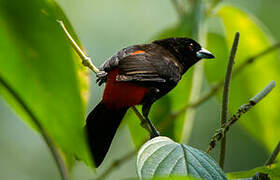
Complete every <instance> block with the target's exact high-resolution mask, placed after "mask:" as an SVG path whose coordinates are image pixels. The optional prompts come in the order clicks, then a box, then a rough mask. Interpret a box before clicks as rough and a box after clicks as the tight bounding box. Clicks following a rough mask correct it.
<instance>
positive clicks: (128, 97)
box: [102, 69, 149, 109]
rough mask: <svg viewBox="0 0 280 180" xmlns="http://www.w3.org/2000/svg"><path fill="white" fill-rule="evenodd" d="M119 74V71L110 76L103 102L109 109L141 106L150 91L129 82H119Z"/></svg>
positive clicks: (111, 73) (116, 70)
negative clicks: (117, 78)
mask: <svg viewBox="0 0 280 180" xmlns="http://www.w3.org/2000/svg"><path fill="white" fill-rule="evenodd" d="M118 74H119V70H118V69H115V70H112V71H111V72H110V73H109V74H108V77H107V82H106V86H105V90H104V93H103V98H102V101H103V102H104V103H105V104H106V105H107V106H108V108H116V109H119V108H122V107H130V106H133V105H137V104H140V103H141V101H142V100H143V98H144V96H145V95H146V94H147V93H148V91H149V89H148V88H145V87H140V86H136V85H134V84H132V83H128V82H118V81H116V76H117V75H118Z"/></svg>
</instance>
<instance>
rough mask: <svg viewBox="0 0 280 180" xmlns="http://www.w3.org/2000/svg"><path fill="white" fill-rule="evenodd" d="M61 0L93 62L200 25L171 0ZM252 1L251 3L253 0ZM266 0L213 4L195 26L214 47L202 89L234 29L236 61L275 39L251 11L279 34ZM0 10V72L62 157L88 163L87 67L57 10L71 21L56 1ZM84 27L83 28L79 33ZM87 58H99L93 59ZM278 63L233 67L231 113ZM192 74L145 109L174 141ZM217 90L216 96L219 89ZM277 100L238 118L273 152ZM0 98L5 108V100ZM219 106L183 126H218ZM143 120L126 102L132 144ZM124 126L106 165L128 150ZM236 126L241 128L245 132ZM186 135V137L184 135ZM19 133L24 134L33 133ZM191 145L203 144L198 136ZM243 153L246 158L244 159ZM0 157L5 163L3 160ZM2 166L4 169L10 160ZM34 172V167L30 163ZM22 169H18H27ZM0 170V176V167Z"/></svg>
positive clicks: (8, 4)
mask: <svg viewBox="0 0 280 180" xmlns="http://www.w3.org/2000/svg"><path fill="white" fill-rule="evenodd" d="M59 2H60V3H61V4H62V7H63V9H65V11H66V13H68V16H69V17H70V20H71V22H73V24H74V26H75V29H76V31H77V32H80V34H81V40H82V42H83V43H84V46H86V47H87V49H89V54H91V53H90V52H92V54H93V55H95V56H94V57H98V58H97V59H98V60H99V59H100V60H99V61H97V62H96V61H95V62H94V63H95V64H99V63H101V61H104V59H105V56H106V57H109V56H111V55H112V54H113V53H114V51H117V50H119V49H121V48H123V47H125V46H128V45H131V44H135V43H144V42H146V41H147V39H158V38H164V37H170V36H192V35H193V32H192V31H193V29H194V27H195V26H196V25H195V23H196V22H195V21H194V20H193V16H192V17H191V18H190V17H188V16H187V18H186V17H185V18H182V19H179V21H177V20H176V14H175V12H174V10H172V6H171V3H170V1H167V0H166V1H162V4H161V5H159V4H158V2H156V1H140V0H137V1H133V2H132V1H125V2H124V1H122V0H119V1H116V0H115V1H102V2H100V1H92V2H91V1H87V0H85V1H79V2H76V1H70V2H68V1H63V0H59ZM202 2H203V3H204V2H205V7H208V5H209V4H208V3H211V1H202ZM250 2H251V3H252V2H253V1H250ZM267 2H268V1H264V0H258V1H254V6H251V5H250V4H246V2H244V1H231V5H226V6H219V7H217V8H216V9H214V12H213V13H211V14H208V15H209V16H208V17H207V18H208V20H207V21H203V23H202V24H203V26H201V27H202V30H201V31H200V32H201V34H199V38H198V39H199V40H203V39H204V38H206V44H207V47H208V49H209V50H210V51H211V52H213V53H214V54H215V56H216V61H211V62H210V61H208V62H205V64H206V67H205V76H204V75H203V74H202V75H203V77H204V81H203V90H202V91H203V92H202V93H205V92H207V90H208V89H209V88H211V86H212V85H213V84H215V83H216V82H219V81H220V80H221V79H223V77H224V74H225V69H226V64H227V59H228V54H229V48H230V46H231V43H232V40H233V35H234V33H235V32H236V31H239V32H240V33H241V39H240V46H239V48H238V52H237V58H236V65H235V67H236V68H237V67H238V65H240V63H242V62H243V61H244V60H246V59H247V58H249V57H251V56H252V55H255V54H257V53H259V52H261V51H262V50H264V49H266V48H267V47H269V46H270V45H271V44H273V42H274V40H273V39H274V38H273V35H271V33H269V30H268V29H267V27H265V25H264V24H262V23H260V20H257V18H260V19H261V20H266V22H267V23H268V24H266V25H269V27H270V30H272V31H273V32H274V36H276V37H278V38H280V36H278V35H277V34H275V32H278V31H276V30H275V29H277V28H278V29H279V28H280V26H276V25H275V24H277V23H271V22H270V21H269V20H271V19H274V20H277V16H275V17H272V18H271V19H267V17H268V16H264V14H265V13H267V12H270V10H271V9H273V8H272V7H273V6H272V5H271V4H273V3H276V2H272V1H271V2H270V1H269V2H270V3H271V4H267ZM278 4H279V3H278ZM91 5H92V6H91ZM236 5H239V6H241V7H247V8H250V9H251V11H252V12H253V13H249V12H247V11H244V10H240V9H239V8H237V7H236ZM275 6H276V5H275ZM260 7H262V8H260ZM188 8H190V7H188ZM258 8H259V9H258ZM263 9H266V10H263ZM0 10H1V11H0V26H1V27H2V28H0V39H1V41H0V47H1V50H2V51H1V53H0V76H1V78H3V79H4V80H5V81H6V82H7V83H8V84H9V85H10V86H11V88H13V89H14V90H15V91H16V92H17V93H18V94H19V96H20V97H21V98H22V99H23V100H24V102H25V103H26V104H27V106H28V107H29V108H30V110H31V111H32V112H33V113H34V114H35V116H36V117H37V118H38V120H39V122H40V123H41V124H42V126H43V128H45V130H46V131H47V132H48V133H49V135H50V136H51V138H52V139H53V140H54V142H55V144H56V145H57V146H58V147H59V148H60V149H61V150H62V151H63V152H64V153H65V154H66V155H67V158H69V157H71V155H74V156H75V157H78V159H82V160H84V161H86V162H87V163H90V158H89V154H88V151H87V145H86V141H85V136H84V131H83V124H84V119H85V114H86V113H85V112H86V108H85V102H86V100H87V99H88V95H87V92H88V86H87V73H86V72H85V69H84V68H82V67H81V64H80V60H79V58H78V57H77V56H76V55H75V54H74V53H73V51H72V50H71V47H70V46H69V43H68V42H67V40H66V38H65V35H64V34H63V32H62V30H61V28H60V27H59V26H58V24H57V23H56V19H63V21H64V22H65V23H66V26H67V28H70V31H71V34H72V35H74V38H75V39H76V40H78V38H77V36H76V34H75V32H74V31H73V29H72V27H71V25H70V23H69V21H68V20H67V19H66V17H65V15H64V13H63V12H62V10H61V9H59V8H58V7H57V5H56V4H55V3H54V2H53V1H50V0H39V1H38V0H37V1H36V0H32V1H30V2H28V3H26V2H24V1H16V0H12V1H7V0H0ZM192 10H193V9H192ZM190 11H191V10H190V9H187V12H190ZM274 11H275V12H274V13H275V14H277V13H279V12H278V10H275V9H274ZM276 11H277V12H276ZM254 12H255V13H254ZM256 12H257V13H256ZM253 14H254V15H253ZM269 17H270V16H269ZM170 27H171V28H170ZM271 27H274V29H271ZM162 29H166V30H162ZM159 32H161V33H159ZM83 33H84V35H82V34H83ZM204 33H205V34H204ZM204 35H205V37H204ZM206 35H207V36H206ZM151 37H153V38H151ZM203 41H204V40H203ZM93 59H94V60H95V58H93ZM278 69H279V56H278V54H277V53H276V52H274V53H270V54H269V55H267V56H264V57H262V58H260V59H259V60H257V62H256V63H254V64H252V65H250V66H249V67H248V68H247V69H245V70H244V71H243V72H241V73H240V74H239V75H238V76H236V77H235V78H234V80H233V81H232V86H231V87H232V88H231V95H230V110H231V112H234V111H236V110H237V109H238V107H239V106H240V105H242V104H243V103H244V102H247V100H248V99H249V98H251V97H252V96H253V95H255V94H256V93H257V92H258V91H260V90H261V89H262V88H263V87H264V86H265V84H267V82H269V81H270V80H275V81H276V84H279V71H278ZM192 74H193V69H192V70H190V71H188V72H187V73H186V74H185V75H184V77H183V79H182V80H181V82H180V83H179V84H178V86H177V87H176V88H175V89H174V90H173V91H172V92H170V93H169V94H168V95H167V96H165V97H163V98H162V99H160V100H159V101H158V102H157V103H155V105H153V107H152V110H151V119H152V120H153V121H155V124H156V126H157V127H158V128H159V129H160V130H161V134H163V135H167V136H169V137H171V138H172V139H174V140H176V141H182V140H183V139H184V138H183V136H182V135H183V134H184V133H185V132H184V130H185V129H184V126H192V124H188V121H187V119H186V113H183V114H182V115H181V116H178V117H176V119H175V118H174V117H172V116H170V114H171V113H173V112H176V111H178V110H180V109H182V108H183V107H185V106H186V105H187V104H188V100H189V96H190V92H191V86H192V83H191V81H192V79H193V78H192ZM101 91H102V88H99V87H97V86H96V85H94V84H92V88H91V92H92V96H91V97H90V98H89V100H90V101H89V107H90V108H92V107H93V106H94V105H95V104H96V102H98V101H99V99H100V96H101ZM0 94H1V96H2V97H3V99H5V100H6V101H7V102H8V103H9V104H10V105H11V107H12V108H13V109H15V110H16V112H17V113H18V114H19V115H20V117H21V118H22V119H24V120H25V121H26V122H28V124H30V125H32V126H33V127H34V124H33V123H32V122H30V119H29V117H27V116H26V114H25V112H24V111H22V109H21V107H19V106H18V104H17V102H15V101H14V99H13V98H11V96H10V94H9V92H7V91H6V90H5V89H4V88H3V87H1V85H0ZM217 97H218V99H219V97H220V96H219V94H218V96H217ZM278 100H279V88H277V87H276V89H275V90H274V91H273V92H272V93H271V94H270V95H269V96H268V97H267V98H265V100H264V101H263V102H261V103H260V104H258V105H257V106H256V107H255V108H254V109H253V110H252V111H251V112H249V113H247V114H246V115H244V118H242V119H240V124H242V126H243V127H245V128H246V132H249V133H250V134H251V135H252V137H254V138H255V140H254V141H256V142H257V143H259V144H260V143H262V144H264V145H265V147H266V148H267V149H268V150H269V151H271V150H272V149H273V148H274V146H275V145H276V143H277V142H278V141H279V139H278V138H279V137H280V136H279V132H280V131H279V129H280V126H279V122H278V121H279V120H278V116H279V112H278V107H279V102H278ZM0 107H1V108H2V106H0ZM217 108H218V106H217V102H216V103H215V102H214V103H213V101H212V103H210V105H208V106H207V108H204V111H201V109H198V112H199V117H202V119H203V120H204V123H203V124H202V125H201V126H200V127H199V129H193V128H191V127H190V128H188V131H190V132H188V133H189V134H190V133H192V134H203V133H205V129H207V131H208V132H209V134H212V132H211V131H210V128H209V127H206V126H207V125H206V124H208V123H212V128H213V129H214V128H215V127H216V128H217V126H215V124H218V123H217V122H218V115H217V114H218V110H217ZM209 109H212V110H213V109H214V111H215V115H214V116H213V117H210V116H209V115H208V114H211V113H213V112H210V110H209ZM5 111H7V110H5V108H4V110H3V111H2V113H1V109H0V118H1V121H0V123H3V122H5V121H3V122H2V118H3V119H4V117H5V119H6V117H7V119H12V118H13V116H12V113H8V115H7V116H5V115H1V114H5ZM196 120H197V118H196ZM205 121H207V122H205ZM208 121H212V122H208ZM213 121H215V122H213ZM139 123H140V122H139V120H138V119H137V117H136V116H135V115H134V113H133V112H131V111H129V112H128V113H127V115H126V117H125V120H124V121H123V124H122V127H125V125H126V124H128V127H129V130H130V135H131V139H132V141H133V143H134V145H135V146H136V148H137V149H138V148H140V146H141V145H142V144H143V143H144V142H145V141H146V140H147V138H148V134H147V132H145V130H144V129H143V128H142V127H141V126H140V125H139ZM195 125H196V124H195ZM0 127H1V126H0ZM3 127H4V126H3ZM8 127H9V128H10V129H12V130H11V131H10V132H6V134H8V133H11V134H13V135H14V134H17V132H15V130H14V128H11V126H8ZM194 127H196V126H194ZM34 128H36V127H34ZM123 129H124V128H122V129H120V131H119V132H118V133H117V137H116V138H115V141H114V143H113V145H112V149H113V150H112V152H110V153H109V155H108V157H107V160H106V161H105V164H106V165H105V166H103V168H102V171H104V169H106V167H108V165H109V164H110V162H112V161H113V160H114V158H113V157H117V158H119V157H120V154H122V155H123V154H125V153H126V152H127V150H129V149H133V146H132V145H131V144H132V142H130V141H129V139H128V138H127V131H125V130H123ZM213 129H212V131H213ZM192 130H193V131H192ZM242 132H243V133H244V131H242ZM238 133H239V132H238ZM3 134H4V133H3ZM241 134H242V133H241ZM14 136H15V137H14V138H15V139H18V137H17V136H18V135H14ZM4 137H5V136H4ZM124 139H126V141H124ZM201 139H204V140H205V139H206V141H208V139H210V136H209V137H208V136H207V137H201V138H200V140H201ZM248 139H249V138H248ZM192 140H193V139H190V142H192ZM25 141H27V142H28V141H29V139H26V140H25ZM251 141H252V140H251ZM3 142H4V143H3ZM1 143H3V144H4V145H3V147H4V149H5V145H6V144H7V143H6V141H5V139H4V140H2V141H0V145H1ZM229 143H230V142H229ZM244 143H247V142H244ZM27 144H28V143H27ZM197 144H202V143H201V142H200V141H199V142H197ZM27 146H28V145H27ZM117 146H118V147H117ZM205 146H207V144H205ZM238 146H239V147H237V148H239V149H240V148H242V147H243V146H242V144H238ZM1 147H2V145H1ZM16 147H20V146H17V145H13V146H12V150H13V151H14V149H15V148H16ZM251 150H253V149H251ZM6 151H9V150H6ZM6 151H3V152H6ZM243 151H244V153H247V154H250V151H249V150H247V149H244V150H243ZM247 151H248V152H247ZM0 152H1V150H0ZM15 152H20V150H19V151H16V150H15ZM261 152H262V151H260V150H259V151H258V152H256V153H258V154H260V153H261ZM69 155H70V156H69ZM262 156H264V154H262ZM0 157H1V156H0ZM2 157H4V156H2ZM37 158H39V157H37ZM72 158H73V157H72ZM256 158H257V157H256ZM8 159H9V158H8ZM230 159H231V160H232V159H237V156H236V155H234V156H232V157H230ZM253 159H254V157H253V158H251V159H250V158H249V157H248V159H246V161H253ZM239 160H240V161H242V160H243V161H244V159H242V158H240V159H239ZM8 161H9V160H8ZM2 162H4V163H5V162H7V161H2ZM15 162H16V161H15ZM4 163H3V164H1V163H0V167H1V166H3V167H4V166H5V165H4ZM9 163H11V165H9V166H8V167H13V166H14V164H16V163H12V162H9ZM9 163H8V164H9ZM131 164H132V163H130V164H129V165H127V166H126V168H125V169H124V170H123V174H122V175H120V176H116V175H112V176H109V179H110V178H111V179H116V177H124V176H126V177H127V176H131V175H135V167H134V166H133V165H131ZM228 165H230V166H231V168H232V169H233V167H235V168H236V169H237V168H240V167H242V165H240V162H239V164H238V163H236V164H235V165H233V163H232V164H231V162H230V161H229V162H228ZM255 166H257V165H256V164H251V165H250V167H249V166H246V168H252V167H255ZM104 167H105V168H104ZM5 168H6V169H7V167H6V166H5ZM5 168H3V169H4V170H3V173H0V174H4V175H3V178H4V179H7V178H6V176H5V173H6V172H5ZM231 168H229V169H231ZM0 169H1V168H0ZM77 169H78V170H77ZM128 169H130V170H131V171H133V172H131V171H129V170H128ZM276 169H277V168H276ZM239 170H241V169H239ZM34 171H36V170H35V169H34ZM0 172H1V170H0ZM99 172H100V171H99ZM29 174H36V172H32V173H30V172H29V173H27V176H26V179H30V176H29ZM250 175H251V174H250ZM15 176H16V175H15ZM19 176H20V175H19ZM73 176H74V179H75V178H76V179H86V178H89V177H92V176H93V175H92V172H90V170H88V169H86V167H84V166H82V165H81V163H78V165H76V166H75V168H74V169H73ZM246 176H247V175H246ZM7 177H13V175H8V176H7ZM21 177H22V178H23V176H21ZM38 177H40V176H38ZM0 178H1V179H2V177H1V175H0ZM22 178H21V179H22ZM8 179H9V178H8ZM23 179H24V178H23ZM35 179H36V177H35ZM46 179H48V178H46ZM117 179H118V178H117Z"/></svg>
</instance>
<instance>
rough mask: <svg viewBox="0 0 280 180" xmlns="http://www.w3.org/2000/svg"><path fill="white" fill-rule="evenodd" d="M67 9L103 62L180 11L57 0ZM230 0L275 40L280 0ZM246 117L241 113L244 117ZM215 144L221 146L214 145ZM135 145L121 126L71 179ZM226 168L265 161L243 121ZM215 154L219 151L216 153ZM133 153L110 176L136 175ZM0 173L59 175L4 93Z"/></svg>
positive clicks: (94, 92)
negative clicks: (98, 158) (97, 158)
mask: <svg viewBox="0 0 280 180" xmlns="http://www.w3.org/2000/svg"><path fill="white" fill-rule="evenodd" d="M57 2H58V3H59V4H60V5H61V7H62V9H63V10H64V11H65V13H66V14H67V16H68V18H69V19H70V21H71V23H72V25H73V26H74V29H75V31H76V32H77V34H78V36H79V37H80V40H81V42H82V44H83V45H84V47H85V48H86V49H87V51H88V54H89V55H90V56H91V57H92V59H93V60H94V63H95V64H96V65H100V64H101V63H102V62H103V61H104V60H106V59H107V58H108V57H110V56H111V55H112V54H114V53H115V52H117V51H118V50H120V49H121V48H123V47H126V46H128V45H132V44H138V43H145V42H149V40H150V39H152V38H153V37H155V36H156V34H157V33H159V32H161V30H162V29H164V28H167V27H169V26H172V25H175V24H176V22H177V21H178V16H177V13H176V11H175V10H174V8H173V6H172V4H171V2H170V0H160V1H159V0H157V1H155V0H102V1H100V0H79V1H75V0H57ZM227 2H228V3H230V4H234V5H236V6H237V7H240V8H242V9H245V10H248V11H249V12H253V13H254V14H255V15H256V16H257V18H259V19H260V20H261V21H262V23H263V24H265V25H266V26H267V28H268V30H269V31H270V32H271V33H272V35H273V36H274V38H275V39H276V40H279V39H280V33H279V32H280V23H279V17H280V11H279V7H280V1H275V0H246V1H244V0H228V1H227ZM90 94H91V96H90V100H89V103H88V111H89V110H90V109H92V108H93V107H94V106H95V105H96V104H97V102H98V101H99V100H100V97H101V95H102V88H100V87H98V86H96V85H95V76H94V75H93V74H91V88H90ZM219 106H220V103H219V102H218V101H217V100H216V99H214V98H212V99H211V100H210V101H208V102H207V103H205V104H203V105H202V106H200V107H199V109H198V115H197V116H196V119H195V121H194V128H193V131H192V134H191V138H190V141H189V142H188V144H189V145H191V146H194V147H196V148H199V149H203V150H204V149H206V148H207V144H208V141H209V139H210V137H211V136H212V134H213V132H214V130H215V129H216V128H217V127H218V124H219V114H220V112H219V111H217V109H220V108H219ZM241 120H242V119H241ZM216 149H217V148H216ZM132 150H133V144H132V142H131V139H130V136H129V132H128V129H127V127H126V126H122V128H120V129H119V131H118V133H117V136H116V138H115V139H114V142H113V144H112V146H111V149H110V152H109V154H108V156H107V157H106V159H105V162H104V164H103V165H102V167H101V168H99V169H97V170H96V172H94V171H92V170H91V169H90V168H88V167H87V166H86V165H84V163H82V162H78V163H76V164H75V166H74V167H73V179H74V180H75V179H77V180H78V179H94V177H95V176H96V174H97V175H98V174H100V173H102V172H103V171H104V170H105V169H106V168H107V167H108V166H109V165H110V164H111V163H112V161H114V160H116V159H118V158H120V157H122V156H124V155H125V154H127V153H128V152H130V151H132ZM227 150H228V151H227V158H226V166H225V171H226V172H230V171H238V170H247V169H251V168H254V167H256V166H261V165H263V163H264V161H265V160H266V158H267V157H268V153H267V152H266V150H265V148H264V147H263V146H262V145H261V144H259V143H258V142H257V141H256V140H255V139H254V138H253V137H251V136H250V135H249V134H248V133H247V132H246V131H245V130H244V129H243V128H242V127H241V126H239V125H238V123H237V124H236V125H234V127H233V128H232V129H231V131H230V133H229V134H228V144H227ZM212 155H213V156H214V157H216V155H217V152H216V151H214V152H213V153H212ZM135 159H136V157H133V158H132V159H131V160H129V161H128V162H126V163H124V164H123V165H122V166H120V167H119V168H117V169H115V171H114V172H112V173H111V174H110V175H109V176H108V178H107V179H112V180H113V179H122V178H126V177H135V176H136V170H135ZM0 179H21V180H33V179H34V180H37V179H41V180H44V179H48V180H49V179H60V176H59V172H58V170H57V167H56V165H55V163H54V161H53V158H52V156H51V154H50V152H49V150H48V148H47V146H46V145H45V143H44V141H43V140H42V138H41V136H40V135H39V134H37V133H36V132H34V131H33V130H31V129H30V128H29V127H28V126H27V125H26V124H25V123H24V122H23V121H22V120H21V119H20V118H19V117H18V116H17V115H16V114H15V112H14V111H13V110H12V109H11V108H10V107H9V105H8V104H7V103H5V101H3V99H1V97H0Z"/></svg>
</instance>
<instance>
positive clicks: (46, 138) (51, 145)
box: [0, 77, 70, 180]
mask: <svg viewBox="0 0 280 180" xmlns="http://www.w3.org/2000/svg"><path fill="white" fill-rule="evenodd" d="M0 84H2V85H3V86H4V88H6V89H7V91H8V92H9V93H10V94H11V95H12V96H13V98H14V99H15V100H16V101H17V102H18V103H19V104H20V105H21V107H22V109H23V110H24V111H25V112H26V113H27V114H28V116H29V117H30V118H31V119H32V121H33V122H34V124H35V125H36V126H37V128H38V129H39V130H40V132H41V135H42V137H43V139H44V141H45V142H46V144H47V146H48V147H49V150H50V151H51V153H52V155H53V158H54V160H55V162H56V165H57V167H58V169H59V172H60V175H61V177H62V179H64V180H70V175H69V172H68V169H67V166H66V164H65V162H64V160H63V158H62V157H61V154H60V153H59V151H58V149H57V148H56V146H55V144H54V142H53V141H52V139H51V138H50V137H49V135H48V134H47V132H46V131H45V129H44V128H43V127H42V126H41V124H40V122H39V120H38V119H37V117H36V116H35V115H34V114H33V112H32V111H31V110H30V109H29V107H28V106H27V105H26V103H25V102H24V100H23V99H22V98H21V97H20V96H19V94H18V93H17V92H16V91H15V90H14V89H13V88H12V87H11V86H10V85H9V84H8V83H7V82H6V81H5V80H4V79H2V78H1V77H0Z"/></svg>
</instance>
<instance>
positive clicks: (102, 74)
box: [96, 71, 108, 86]
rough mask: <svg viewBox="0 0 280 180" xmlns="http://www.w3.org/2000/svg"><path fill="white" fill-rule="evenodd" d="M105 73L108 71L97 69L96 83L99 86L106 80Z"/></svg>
mask: <svg viewBox="0 0 280 180" xmlns="http://www.w3.org/2000/svg"><path fill="white" fill-rule="evenodd" d="M107 75H108V73H107V72H105V71H99V72H98V73H97V74H96V77H97V79H96V83H98V85H99V86H101V85H102V84H103V83H104V82H106V80H107Z"/></svg>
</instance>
